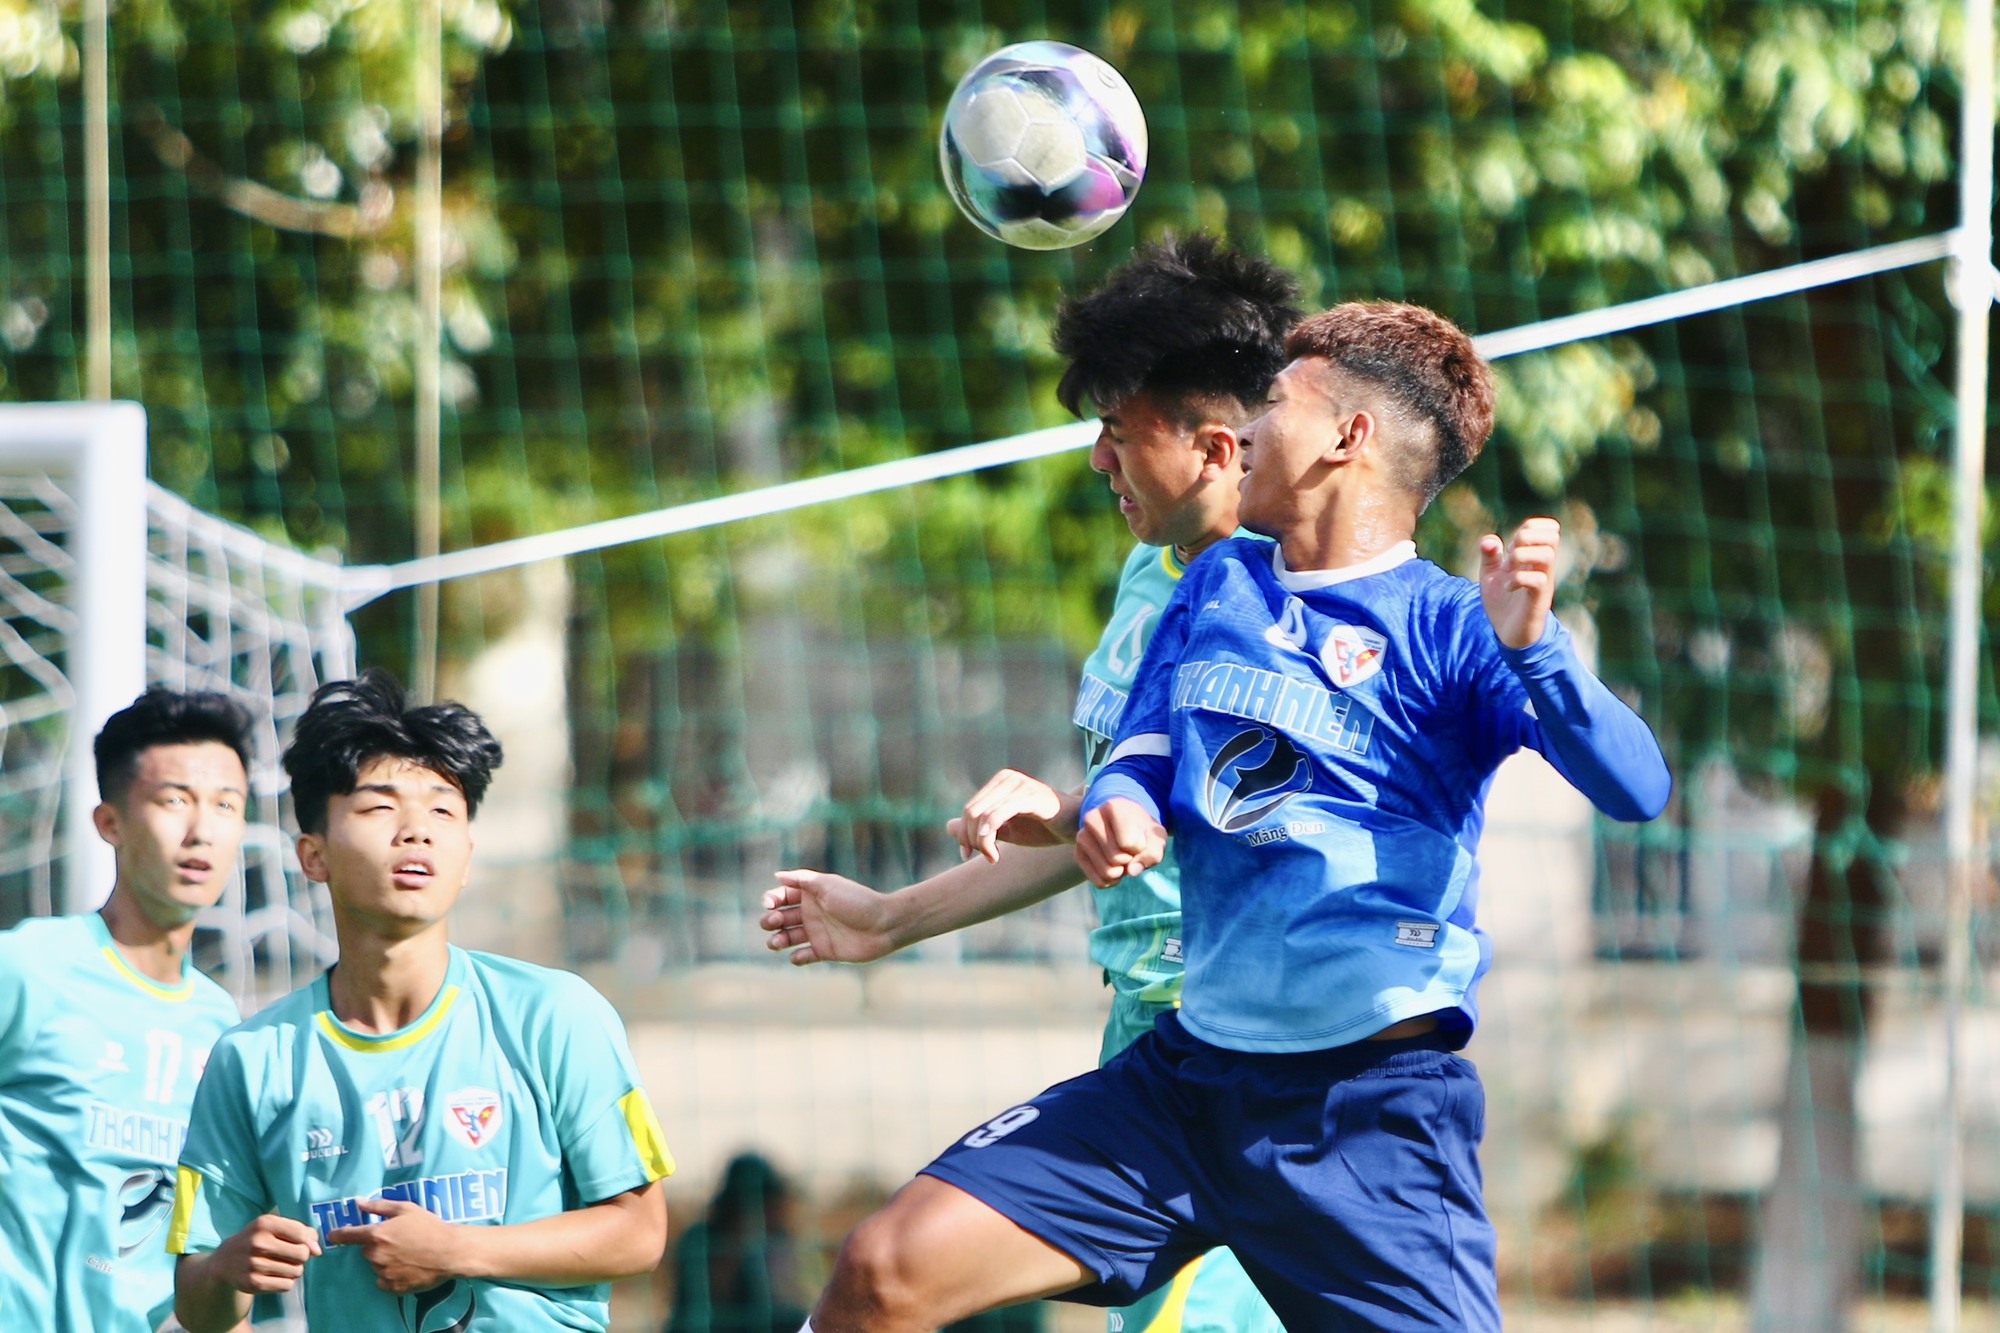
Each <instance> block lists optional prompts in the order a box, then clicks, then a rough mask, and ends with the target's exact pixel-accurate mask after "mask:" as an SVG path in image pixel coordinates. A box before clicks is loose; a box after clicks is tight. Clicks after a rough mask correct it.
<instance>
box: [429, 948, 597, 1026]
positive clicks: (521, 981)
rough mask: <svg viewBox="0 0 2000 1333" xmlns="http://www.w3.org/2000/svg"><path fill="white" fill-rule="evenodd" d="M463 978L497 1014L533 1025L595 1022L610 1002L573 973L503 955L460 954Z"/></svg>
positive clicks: (465, 952) (473, 951) (474, 952)
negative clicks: (462, 963)
mask: <svg viewBox="0 0 2000 1333" xmlns="http://www.w3.org/2000/svg"><path fill="white" fill-rule="evenodd" d="M461 957H462V959H463V960H464V966H465V976H466V978H467V980H468V981H469V982H470V984H472V985H473V986H475V987H476V988H477V989H478V991H479V993H480V995H481V996H482V997H483V998H484V1000H485V1002H486V1004H487V1005H488V1007H489V1008H491V1009H492V1010H494V1012H496V1013H497V1014H500V1015H503V1016H506V1017H509V1018H514V1019H517V1020H525V1021H528V1022H530V1023H532V1024H534V1025H537V1026H539V1025H541V1024H543V1023H549V1022H554V1023H557V1024H568V1023H573V1022H577V1021H588V1022H595V1021H598V1020H600V1019H601V1018H602V1017H603V1016H604V1015H605V1014H607V1013H610V1012H612V1010H611V1002H610V1001H609V1000H607V999H605V998H604V996H603V995H601V994H599V993H598V990H597V988H596V987H595V986H593V985H591V984H590V983H589V982H588V981H585V980H584V979H583V978H582V977H580V976H578V975H577V974H576V973H574V972H568V971H564V970H563V969H562V968H559V967H545V966H543V965H542V964H540V963H530V962H527V961H525V960H523V959H520V958H509V957H508V956H507V955H505V954H498V953H484V952H481V951H480V950H477V949H466V950H463V951H461Z"/></svg>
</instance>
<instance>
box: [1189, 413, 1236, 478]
mask: <svg viewBox="0 0 2000 1333" xmlns="http://www.w3.org/2000/svg"><path fill="white" fill-rule="evenodd" d="M1194 447H1195V449H1196V450H1197V451H1198V452H1199V453H1200V454H1201V468H1202V471H1203V473H1207V472H1208V471H1209V470H1211V469H1213V470H1214V471H1215V472H1216V473H1217V474H1218V475H1220V474H1222V473H1226V472H1228V471H1230V470H1231V469H1233V468H1234V467H1235V466H1236V464H1237V462H1238V460H1239V459H1241V458H1242V456H1243V441H1242V440H1241V438H1239V437H1238V435H1237V433H1236V429H1235V428H1234V427H1233V426H1226V425H1224V424H1223V423H1222V422H1220V421H1205V422H1203V423H1202V424H1201V425H1200V426H1198V427H1197V428H1196V429H1195V433H1194Z"/></svg>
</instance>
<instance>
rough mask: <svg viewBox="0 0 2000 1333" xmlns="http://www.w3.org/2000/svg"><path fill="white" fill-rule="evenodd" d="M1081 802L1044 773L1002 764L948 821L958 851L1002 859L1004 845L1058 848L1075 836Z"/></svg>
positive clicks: (996, 859) (992, 858)
mask: <svg viewBox="0 0 2000 1333" xmlns="http://www.w3.org/2000/svg"><path fill="white" fill-rule="evenodd" d="M1081 805H1082V802H1081V801H1080V800H1078V799H1077V798H1076V797H1075V796H1073V795H1071V796H1065V795H1064V794H1063V793H1062V792H1059V791H1057V790H1056V789H1055V788H1054V787H1051V786H1050V785H1049V784H1048V783H1046V782H1043V781H1042V780H1041V779H1040V778H1031V777H1029V776H1028V775H1027V774H1026V773H1021V772H1017V771H1015V770H1014V769H1011V768H1003V769H1001V770H1000V771H999V772H998V773H995V774H994V775H993V776H992V777H990V778H988V779H987V780H986V785H985V786H983V787H981V788H980V789H979V790H978V791H976V792H974V793H973V794H972V799H971V800H969V801H967V802H966V803H965V812H964V813H963V814H962V815H960V816H959V817H958V818H957V819H954V820H952V821H951V822H950V823H948V824H946V825H945V828H946V829H947V830H949V831H950V833H951V836H952V837H954V838H956V839H958V848H959V852H960V853H961V854H962V855H963V856H964V857H965V858H966V859H967V860H970V859H972V857H973V856H974V855H978V856H983V857H985V858H986V859H987V860H989V861H998V860H999V859H1000V844H1001V843H1003V842H1011V843H1013V844H1014V845H1015V846H1017V847H1057V846H1060V845H1062V844H1063V843H1066V842H1070V841H1073V840H1074V839H1075V838H1076V815H1077V810H1078V809H1079V808H1080V807H1081Z"/></svg>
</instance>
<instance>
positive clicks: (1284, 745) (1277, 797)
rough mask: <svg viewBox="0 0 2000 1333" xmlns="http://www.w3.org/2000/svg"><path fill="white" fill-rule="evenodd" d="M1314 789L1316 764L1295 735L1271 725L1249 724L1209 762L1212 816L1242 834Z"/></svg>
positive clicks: (1227, 830) (1220, 826) (1211, 820)
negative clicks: (1296, 740)
mask: <svg viewBox="0 0 2000 1333" xmlns="http://www.w3.org/2000/svg"><path fill="white" fill-rule="evenodd" d="M1311 787H1312V766H1311V765H1310V764H1308V763H1307V762H1306V757H1305V755H1304V754H1303V753H1301V752H1300V750H1299V747H1298V746H1296V745H1294V744H1292V742H1291V739H1290V738H1289V737H1287V736H1285V735H1284V734H1282V733H1280V732H1276V731H1273V730H1271V729H1270V728H1269V727H1245V728H1244V729H1243V730H1242V731H1239V732H1237V733H1236V734H1235V735H1234V736H1231V737H1230V738H1229V739H1228V740H1227V741H1225V742H1223V744H1222V748H1221V749H1219V750H1217V751H1216V752H1215V758H1214V759H1213V760H1211V761H1210V762H1209V765H1208V788H1207V797H1208V820H1209V823H1211V824H1213V825H1215V827H1216V828H1218V829H1221V830H1222V831H1223V832H1224V833H1241V832H1242V831H1243V830H1244V829H1247V828H1252V827H1254V826H1256V825H1257V824H1260V823H1262V822H1263V821H1264V818H1265V817H1266V816H1267V815H1269V814H1271V813H1272V812H1273V811H1274V810H1276V809H1278V807H1279V806H1282V805H1283V804H1284V803H1285V802H1287V801H1289V800H1291V799H1292V798H1293V797H1294V796H1297V795H1298V794H1299V793H1300V792H1303V791H1308V790H1310V789H1311Z"/></svg>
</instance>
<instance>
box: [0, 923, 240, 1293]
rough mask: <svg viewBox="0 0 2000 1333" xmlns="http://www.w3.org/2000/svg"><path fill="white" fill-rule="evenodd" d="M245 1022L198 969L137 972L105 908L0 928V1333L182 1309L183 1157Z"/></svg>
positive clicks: (224, 996)
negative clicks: (193, 1122) (210, 1064)
mask: <svg viewBox="0 0 2000 1333" xmlns="http://www.w3.org/2000/svg"><path fill="white" fill-rule="evenodd" d="M235 1021H236V1003H235V1001H233V1000H231V999H230V998H229V995H228V993H227V992H225V991H224V990H223V989H222V988H221V987H220V986H218V985H216V984H215V983H214V982H212V981H210V980H209V979H208V978H207V977H204V976H202V975H201V973H199V972H197V971H195V970H194V969H193V968H192V967H184V968H183V970H182V973H181V982H180V984H179V985H178V986H172V987H168V986H161V985H159V984H158V983H157V982H154V981H152V980H150V979H149V978H147V977H144V976H141V975H140V974H139V973H137V972H135V971H133V970H132V968H131V967H130V966H129V965H128V964H127V963H126V962H125V960H124V958H123V957H122V956H121V955H120V954H119V952H118V948H117V946H116V945H115V944H113V943H112V941H111V932H110V931H109V930H107V929H106V928H105V925H104V919H103V918H102V917H100V916H98V915H97V914H95V913H91V914H90V915H88V916H65V917H45V918H40V919H37V920H31V921H24V922H22V923H21V924H20V925H18V926H16V927H15V928H14V929H12V930H9V931H6V932H4V933H0V1328H7V1329H17V1328H18V1329H29V1328H33V1329H43V1330H50V1331H51V1333H92V1331H93V1330H94V1333H137V1331H138V1330H142V1329H143V1330H145V1333H152V1331H153V1330H154V1329H157V1328H158V1327H159V1326H160V1325H161V1324H162V1323H163V1322H165V1320H166V1318H167V1316H168V1315H169V1314H171V1313H172V1312H173V1295H174V1268H173V1264H174V1261H173V1259H172V1258H171V1257H169V1256H168V1254H167V1249H166V1231H167V1215H168V1213H169V1212H170V1210H171V1209H172V1207H173V1191H174V1163H175V1162H176V1161H177V1160H179V1158H180V1152H181V1141H182V1139H183V1138H184V1137H185V1136H186V1134H187V1125H188V1107H189V1105H190V1104H191V1103H192V1102H193V1100H194V1090H195V1084H196V1083H197V1082H198V1081H199V1080H200V1078H201V1073H202V1066H203V1065H204V1064H205V1063H206V1062H207V1060H208V1054H209V1047H210V1046H212V1045H213V1044H214V1043H215V1040H216V1038H218V1037H219V1036H221V1035H222V1033H223V1031H224V1030H225V1029H227V1028H228V1027H229V1026H230V1025H231V1024H232V1023H234V1022H235Z"/></svg>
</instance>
